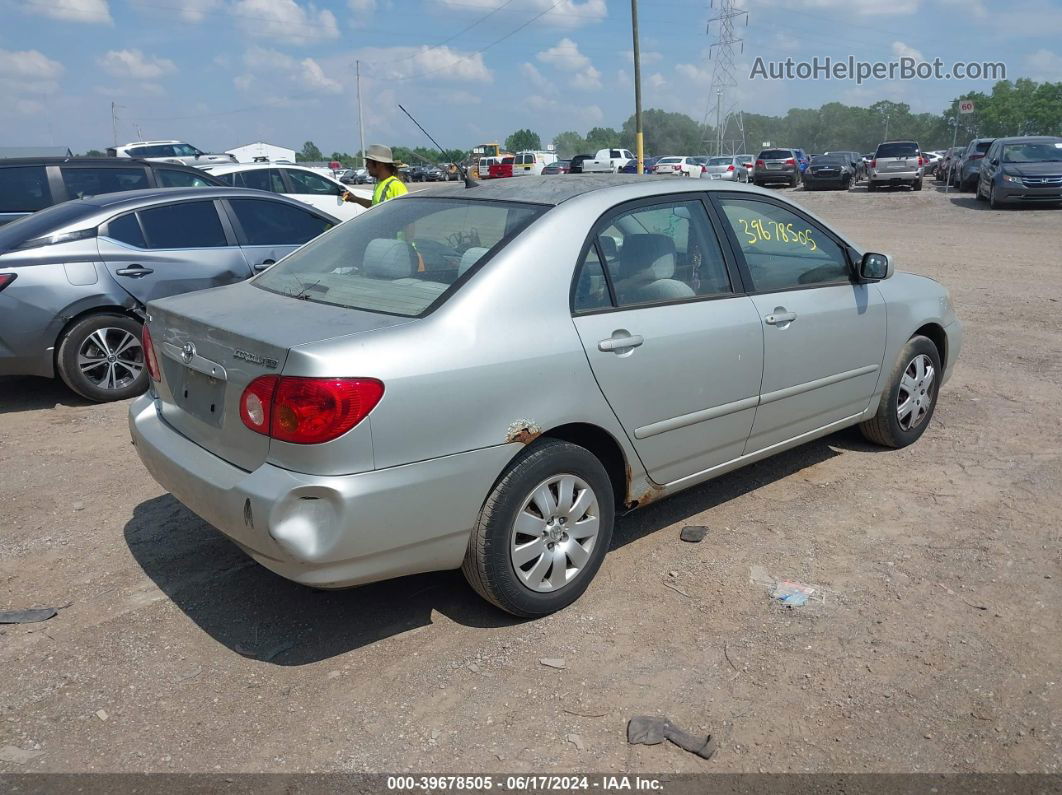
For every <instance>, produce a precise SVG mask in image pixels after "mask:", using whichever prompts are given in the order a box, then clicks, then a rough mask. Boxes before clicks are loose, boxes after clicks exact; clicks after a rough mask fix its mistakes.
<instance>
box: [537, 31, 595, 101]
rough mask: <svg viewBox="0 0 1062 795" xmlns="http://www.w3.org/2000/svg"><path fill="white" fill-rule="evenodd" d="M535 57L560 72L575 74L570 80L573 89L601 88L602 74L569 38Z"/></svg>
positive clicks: (589, 89) (592, 89) (588, 89)
mask: <svg viewBox="0 0 1062 795" xmlns="http://www.w3.org/2000/svg"><path fill="white" fill-rule="evenodd" d="M535 57H536V58H538V60H540V61H541V62H542V63H544V64H549V65H550V66H552V67H553V68H554V69H557V70H558V71H561V72H569V73H574V74H573V75H572V76H571V77H570V78H568V82H569V85H571V86H572V87H573V88H577V89H582V90H584V91H594V90H597V89H599V88H601V72H599V71H598V70H597V69H595V68H594V65H593V64H592V63H591V62H590V59H589V58H587V57H586V56H585V55H584V54H583V53H581V52H579V45H578V44H576V43H575V42H574V41H572V40H571V39H569V38H563V39H561V40H560V41H559V42H557V43H556V44H555V45H554V46H552V47H550V48H549V49H548V50H543V51H542V52H540V53H538V54H537V55H536V56H535Z"/></svg>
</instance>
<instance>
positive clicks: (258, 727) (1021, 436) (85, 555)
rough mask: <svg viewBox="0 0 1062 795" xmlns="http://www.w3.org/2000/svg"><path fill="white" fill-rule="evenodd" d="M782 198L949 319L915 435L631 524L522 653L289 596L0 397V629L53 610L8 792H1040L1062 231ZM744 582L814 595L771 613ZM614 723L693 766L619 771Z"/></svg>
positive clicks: (1059, 580)
mask: <svg viewBox="0 0 1062 795" xmlns="http://www.w3.org/2000/svg"><path fill="white" fill-rule="evenodd" d="M792 195H793V197H794V198H796V199H797V200H798V201H800V202H801V203H804V204H806V205H807V206H808V207H809V208H811V209H812V210H814V211H815V212H817V213H819V214H820V215H821V216H823V217H824V218H826V219H827V220H828V221H830V222H832V223H834V224H835V225H836V226H837V227H839V228H840V229H841V230H843V231H844V232H845V233H847V234H848V235H850V236H851V237H852V238H853V239H855V240H857V241H859V242H860V243H861V244H863V245H864V246H866V247H867V248H869V249H874V250H884V251H886V252H889V253H892V254H894V255H895V256H896V257H897V260H898V262H899V263H900V267H901V269H904V270H911V271H915V272H918V273H923V274H927V275H929V276H932V277H934V278H936V279H938V280H940V281H942V282H943V283H944V284H946V285H947V286H948V287H949V288H950V289H951V291H952V295H953V297H954V299H955V304H956V307H957V311H958V313H959V315H960V317H961V318H962V319H963V321H964V322H965V324H966V334H967V336H966V342H965V349H964V351H963V354H962V357H961V360H960V361H959V364H958V367H957V370H956V373H955V376H954V378H953V379H952V381H951V382H950V383H949V384H948V385H947V386H946V387H945V389H944V390H943V392H942V395H941V400H940V404H939V407H938V409H937V414H936V418H935V420H934V422H933V425H932V427H931V428H930V429H929V430H928V432H927V433H926V435H925V436H924V437H923V439H922V440H921V441H920V442H919V443H918V444H916V445H914V446H913V447H911V448H908V449H905V450H901V451H884V450H879V449H877V448H874V447H872V446H870V445H867V444H865V443H864V442H863V441H862V440H861V438H860V437H859V435H858V434H857V433H854V432H845V433H841V434H837V435H834V436H831V437H829V438H827V439H824V440H822V441H819V442H816V443H813V444H809V445H807V446H805V447H802V448H800V449H798V450H795V451H792V452H789V453H787V454H784V455H781V456H779V457H776V458H774V459H772V460H770V461H767V462H764V463H761V464H758V465H754V466H752V467H749V468H747V469H745V470H743V471H740V472H737V473H734V474H731V475H728V476H726V477H724V478H721V479H719V480H717V481H714V482H713V483H710V484H708V485H706V486H702V487H700V488H696V489H693V490H691V491H689V492H686V493H684V494H681V495H678V496H676V497H674V498H672V499H669V500H665V501H661V502H660V503H658V504H654V505H651V506H649V507H648V508H646V509H645V510H643V511H641V512H638V513H635V514H633V515H630V516H628V517H626V518H624V519H622V520H621V521H620V523H619V526H618V529H617V533H616V536H615V539H614V541H613V544H614V549H613V550H612V552H611V553H610V555H609V556H608V558H607V559H606V561H605V564H604V566H603V567H602V569H601V572H600V574H599V575H598V577H597V580H596V581H595V582H594V584H593V585H592V586H591V588H590V589H589V591H588V592H587V594H586V595H585V596H584V597H583V599H582V600H581V601H579V602H578V603H577V604H576V605H574V606H573V607H572V608H570V609H568V610H566V611H564V612H562V613H560V614H558V615H555V616H552V617H550V618H547V619H544V620H540V621H532V622H522V621H517V620H514V619H512V618H511V617H508V616H506V615H503V614H501V613H499V612H498V611H497V610H495V609H493V608H491V607H489V606H487V605H485V604H484V603H482V602H481V601H480V600H479V599H478V598H477V597H476V596H475V595H474V594H473V593H472V591H471V590H470V589H469V588H467V587H466V586H465V584H464V582H463V580H462V579H461V576H460V574H458V573H456V572H454V573H450V572H447V573H440V574H432V575H425V576H418V577H412V578H407V579H404V580H401V581H395V582H387V583H381V584H378V585H373V586H368V587H364V588H360V589H355V590H349V591H343V592H327V593H326V592H317V591H312V590H309V589H306V588H302V587H300V586H297V585H294V584H292V583H289V582H286V581H284V580H281V579H279V578H278V577H276V576H274V575H272V574H270V573H268V572H267V571H266V570H265V569H262V568H260V567H258V566H257V565H255V564H253V563H251V562H250V561H248V560H247V559H246V558H245V557H244V556H243V555H242V554H241V553H240V552H239V551H238V550H237V549H236V548H235V547H234V546H233V545H232V544H230V543H229V542H228V541H226V540H224V539H223V538H222V537H221V536H220V535H218V534H217V533H216V532H215V531H213V530H212V529H211V528H210V527H209V526H207V525H205V524H204V523H203V522H202V521H200V520H199V519H197V518H196V517H195V516H193V515H192V514H191V513H189V512H188V511H187V510H186V509H184V508H183V507H182V506H181V505H180V504H178V503H177V502H176V501H175V500H173V498H171V497H170V496H168V495H167V494H165V493H164V492H163V491H162V490H161V489H160V488H159V487H158V486H157V485H156V484H155V483H154V481H152V480H151V478H150V477H149V476H148V475H147V473H146V472H145V470H144V469H143V467H142V466H141V465H140V463H139V461H138V459H137V457H136V455H135V453H134V451H133V448H132V447H131V446H130V444H129V440H128V432H127V430H126V422H125V413H126V406H125V405H124V404H119V405H106V406H93V405H86V404H84V403H83V402H81V401H79V400H78V399H76V398H74V397H72V396H71V395H70V394H69V393H68V392H66V391H65V390H64V389H63V388H62V387H60V386H59V385H57V384H54V383H51V382H48V381H44V380H39V379H28V378H4V379H0V473H2V474H0V607H2V608H23V607H31V606H56V607H59V606H63V609H62V610H61V611H60V613H59V615H58V616H57V617H56V618H54V619H52V620H50V621H47V622H45V623H39V624H32V625H12V626H7V627H0V671H3V675H2V676H0V760H3V761H0V771H62V772H71V771H79V772H80V771H187V772H192V771H197V772H199V771H201V772H214V771H225V772H245V771H303V772H306V771H375V772H400V771H406V770H415V771H421V772H434V773H438V772H471V771H481V772H514V771H515V772H537V773H549V772H562V771H579V770H582V771H605V772H607V771H618V770H626V771H631V772H646V773H654V772H655V773H659V772H665V771H666V772H696V771H707V770H711V771H727V772H741V771H747V772H755V771H770V772H782V771H845V772H864V771H889V772H902V771H939V772H943V771H960V770H961V771H1036V772H1059V771H1060V767H1062V761H1060V760H1062V733H1060V732H1062V727H1060V725H1059V723H1060V719H1062V685H1060V684H1059V679H1060V671H1062V626H1060V625H1062V621H1060V615H1062V611H1060V610H1059V601H1060V597H1062V592H1060V585H1062V530H1060V525H1059V521H1058V517H1059V515H1060V514H1062V489H1060V485H1062V460H1060V456H1062V452H1060V451H1062V431H1060V426H1059V420H1058V415H1059V412H1058V399H1059V395H1060V385H1062V305H1060V303H1059V302H1060V300H1062V267H1060V266H1062V211H1058V210H1029V211H1023V212H1014V211H1010V212H992V211H990V210H988V209H986V208H984V207H983V206H982V205H979V204H977V203H975V202H974V200H973V199H972V197H970V195H969V194H963V195H958V196H956V195H955V194H952V195H950V196H946V195H944V194H943V193H941V192H939V191H937V190H934V189H932V188H931V187H930V185H929V184H928V183H927V186H926V189H925V190H924V191H922V192H921V193H910V192H907V191H896V192H887V193H876V194H868V193H867V192H866V191H865V189H859V190H856V191H853V192H851V193H813V194H807V195H805V194H804V193H802V192H800V191H796V192H794V193H793V194H792ZM686 524H696V525H705V526H707V527H708V528H709V532H708V536H707V538H706V539H705V541H703V542H702V543H700V544H687V543H683V542H681V541H680V540H679V538H678V535H679V531H680V529H681V528H682V527H683V526H684V525H686ZM765 577H777V578H792V579H798V580H801V581H804V582H807V583H811V584H813V585H814V586H815V587H816V589H817V590H816V593H815V594H814V595H813V597H812V600H811V602H810V603H809V604H808V605H807V606H806V607H803V608H795V609H788V608H782V607H779V606H777V605H775V604H772V602H771V601H770V600H769V598H768V595H767V589H766V588H765V586H764V585H763V584H762V583H761V582H760V581H761V580H763V579H764V578H765ZM543 659H548V660H550V661H551V662H553V666H550V665H546V664H543V663H542V660H543ZM558 665H559V666H561V667H554V666H558ZM637 714H660V715H667V716H670V717H671V718H672V719H673V720H674V721H675V722H676V723H678V724H679V725H681V726H682V727H684V728H686V729H688V730H690V731H694V732H702V733H705V734H707V733H713V734H715V735H716V736H717V737H718V738H719V741H720V748H719V751H718V753H717V754H716V756H715V757H714V758H713V759H712V760H710V761H707V762H706V761H704V760H701V759H699V758H698V757H696V756H693V755H692V754H689V753H686V752H684V751H682V750H680V749H678V748H677V747H675V746H672V745H669V744H664V745H658V746H652V747H647V746H628V745H627V744H626V742H625V734H624V727H625V724H626V721H627V720H628V719H629V718H630V717H631V716H633V715H637ZM12 760H16V761H12Z"/></svg>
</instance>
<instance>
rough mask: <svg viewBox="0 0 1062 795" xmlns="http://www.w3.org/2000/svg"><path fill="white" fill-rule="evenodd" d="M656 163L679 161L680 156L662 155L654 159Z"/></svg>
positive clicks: (680, 160) (680, 159)
mask: <svg viewBox="0 0 1062 795" xmlns="http://www.w3.org/2000/svg"><path fill="white" fill-rule="evenodd" d="M656 162H657V163H681V162H682V158H681V157H662V158H660V159H659V160H657V161H656Z"/></svg>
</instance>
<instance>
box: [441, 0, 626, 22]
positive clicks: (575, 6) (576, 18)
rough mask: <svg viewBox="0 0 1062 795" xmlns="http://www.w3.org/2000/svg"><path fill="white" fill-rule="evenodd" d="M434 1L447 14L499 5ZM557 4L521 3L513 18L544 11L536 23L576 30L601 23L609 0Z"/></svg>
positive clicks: (547, 0)
mask: <svg viewBox="0 0 1062 795" xmlns="http://www.w3.org/2000/svg"><path fill="white" fill-rule="evenodd" d="M431 2H432V3H433V4H434V5H436V6H438V7H439V8H441V9H443V10H446V11H447V12H448V13H454V12H458V13H464V14H476V15H480V16H482V14H483V13H485V12H488V11H492V10H494V9H497V8H498V6H499V2H498V0H431ZM554 4H555V0H527V2H525V3H523V4H522V6H521V11H520V12H519V13H520V16H519V17H518V16H516V13H517V12H515V11H514V12H512V14H510V17H511V18H512V19H513V20H514V21H515V20H516V19H520V20H521V21H524V22H526V21H529V20H531V19H533V18H534V16H535V15H536V14H542V16H541V17H540V18H539V19H537V20H535V22H536V24H539V23H541V24H543V25H550V26H552V27H557V28H573V29H574V28H580V27H584V26H585V25H589V24H594V23H597V22H600V21H602V20H603V19H605V18H606V17H607V16H608V7H607V5H606V0H583V2H578V0H559V2H556V6H555V7H554ZM543 12H544V13H543Z"/></svg>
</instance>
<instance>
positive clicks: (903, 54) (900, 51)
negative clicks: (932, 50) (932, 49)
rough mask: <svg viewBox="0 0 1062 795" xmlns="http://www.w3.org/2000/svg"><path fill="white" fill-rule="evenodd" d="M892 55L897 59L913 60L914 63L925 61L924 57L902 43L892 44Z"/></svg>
mask: <svg viewBox="0 0 1062 795" xmlns="http://www.w3.org/2000/svg"><path fill="white" fill-rule="evenodd" d="M892 54H893V55H895V56H896V57H898V58H914V59H915V60H916V61H924V60H925V56H923V55H922V53H921V52H919V51H918V50H916V49H915V48H914V47H911V46H910V45H907V44H904V43H903V42H902V41H894V42H893V43H892Z"/></svg>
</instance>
